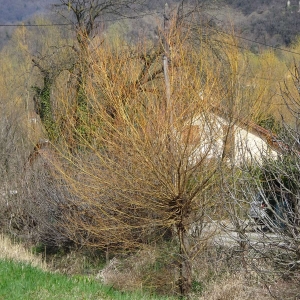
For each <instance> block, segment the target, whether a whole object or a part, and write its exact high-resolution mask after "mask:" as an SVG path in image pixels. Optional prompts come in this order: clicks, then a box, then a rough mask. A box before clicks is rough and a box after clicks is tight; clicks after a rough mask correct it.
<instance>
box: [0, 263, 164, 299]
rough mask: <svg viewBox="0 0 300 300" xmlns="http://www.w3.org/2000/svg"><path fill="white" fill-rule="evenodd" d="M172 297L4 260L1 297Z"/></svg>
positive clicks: (0, 266) (0, 272) (2, 264)
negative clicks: (126, 289)
mask: <svg viewBox="0 0 300 300" xmlns="http://www.w3.org/2000/svg"><path fill="white" fill-rule="evenodd" d="M2 299H3V300H4V299H5V300H18V299H22V300H27V299H39V300H43V299H49V300H50V299H55V300H69V299H70V300H76V299H82V300H83V299H84V300H87V299H97V300H100V299H101V300H102V299H103V300H113V299H120V300H135V299H136V300H142V299H143V300H148V299H149V300H150V299H151V300H152V299H161V300H162V299H168V298H162V297H160V298H159V297H155V296H147V295H142V294H141V293H122V292H120V291H116V290H114V289H112V288H109V287H106V286H103V285H101V284H100V283H99V282H96V281H95V280H93V279H90V278H88V277H84V276H74V277H68V276H65V275H62V274H58V273H54V274H53V273H50V272H45V271H43V270H41V269H40V268H36V267H32V266H30V265H29V264H26V263H16V262H14V261H12V260H7V259H4V260H0V300H2Z"/></svg>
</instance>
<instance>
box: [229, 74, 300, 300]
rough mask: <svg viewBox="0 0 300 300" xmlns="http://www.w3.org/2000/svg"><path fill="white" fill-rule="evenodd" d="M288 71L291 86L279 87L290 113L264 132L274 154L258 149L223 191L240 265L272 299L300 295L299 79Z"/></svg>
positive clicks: (234, 172) (293, 297)
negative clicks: (255, 276) (255, 157)
mask: <svg viewBox="0 0 300 300" xmlns="http://www.w3.org/2000/svg"><path fill="white" fill-rule="evenodd" d="M296 69H297V68H296ZM293 74H294V87H291V85H288V84H287V83H285V84H284V85H283V86H282V87H281V95H282V97H283V99H284V101H285V103H286V105H287V108H288V110H289V112H290V115H289V116H287V118H282V123H281V130H280V132H279V133H278V135H275V134H272V133H270V136H271V137H272V142H273V147H274V148H275V149H276V150H277V152H278V154H277V157H276V158H274V157H273V158H272V157H270V152H268V151H266V152H262V153H261V157H262V158H263V159H262V160H261V161H259V162H258V161H257V162H256V163H255V164H253V165H249V164H246V163H245V165H244V166H242V167H241V168H239V169H235V170H234V171H233V172H232V177H231V181H230V182H228V181H227V182H226V186H227V188H226V190H227V192H226V193H224V197H225V198H226V197H228V198H227V201H226V203H227V208H228V211H229V215H230V216H231V222H232V224H233V230H232V232H235V233H232V236H233V238H234V239H235V240H236V241H237V242H238V244H239V245H240V247H241V248H242V249H241V250H242V253H243V257H244V263H245V267H246V269H249V270H254V271H256V272H257V274H258V276H259V277H260V278H261V279H260V280H262V282H264V283H265V284H266V285H268V287H269V292H270V294H271V295H272V296H274V298H276V299H283V298H284V299H296V298H297V297H299V294H300V290H299V282H300V278H299V267H300V252H299V249H300V238H299V232H300V216H299V213H300V211H299V176H300V169H299V157H300V156H299V149H300V148H299V128H298V124H299V114H298V112H299V91H298V90H297V89H298V86H299V77H298V75H297V72H296V73H294V72H293ZM250 204H251V206H250ZM227 229H228V227H227Z"/></svg>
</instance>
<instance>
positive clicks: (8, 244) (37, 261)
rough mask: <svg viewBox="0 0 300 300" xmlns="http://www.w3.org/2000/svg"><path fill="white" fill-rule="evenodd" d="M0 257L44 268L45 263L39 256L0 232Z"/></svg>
mask: <svg viewBox="0 0 300 300" xmlns="http://www.w3.org/2000/svg"><path fill="white" fill-rule="evenodd" d="M0 259H9V260H14V261H19V262H26V263H29V264H31V265H32V266H34V267H39V268H41V269H43V270H46V263H45V262H44V261H43V259H42V257H41V256H37V255H34V254H33V253H32V252H30V251H28V250H27V249H25V247H24V246H23V245H21V244H17V243H13V242H12V241H11V240H10V239H9V238H7V237H6V236H4V235H3V234H0Z"/></svg>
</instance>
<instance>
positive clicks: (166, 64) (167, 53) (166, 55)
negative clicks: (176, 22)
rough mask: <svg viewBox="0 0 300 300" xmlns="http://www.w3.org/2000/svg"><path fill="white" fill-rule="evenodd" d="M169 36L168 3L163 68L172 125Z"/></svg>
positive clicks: (167, 106)
mask: <svg viewBox="0 0 300 300" xmlns="http://www.w3.org/2000/svg"><path fill="white" fill-rule="evenodd" d="M169 35H170V9H169V5H168V3H166V4H165V9H164V41H163V45H164V56H163V67H164V77H165V85H166V116H168V118H169V122H170V123H172V122H173V120H172V113H171V111H172V103H171V85H170V77H169V59H170V45H169Z"/></svg>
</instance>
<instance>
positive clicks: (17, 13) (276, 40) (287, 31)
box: [0, 0, 300, 51]
mask: <svg viewBox="0 0 300 300" xmlns="http://www.w3.org/2000/svg"><path fill="white" fill-rule="evenodd" d="M178 2H180V1H179V0H172V1H169V3H170V4H171V5H172V4H174V3H178ZM187 2H188V1H187ZM52 3H58V1H57V0H51V1H48V0H28V1H24V0H14V1H11V2H10V3H9V4H8V3H7V1H5V0H0V5H1V11H0V24H3V25H11V24H18V23H20V22H25V23H28V22H30V19H32V18H33V17H34V16H36V15H39V14H48V15H49V14H50V13H51V4H52ZM164 3H165V1H163V0H156V1H151V0H147V1H146V2H145V8H146V9H148V10H150V12H151V14H150V16H149V17H147V18H146V19H144V20H143V21H142V20H140V22H138V24H139V25H138V28H143V27H147V26H149V24H151V23H152V24H153V23H154V22H155V19H156V18H157V16H156V15H155V14H153V13H154V12H157V11H162V9H163V7H164ZM198 3H200V6H201V11H204V13H205V14H206V16H207V18H208V19H212V21H213V22H214V23H215V24H217V25H218V26H220V27H221V28H223V29H224V28H227V30H230V31H231V30H232V25H234V27H235V31H236V32H237V33H238V34H239V35H241V36H243V37H246V38H248V39H251V40H254V41H256V42H259V43H267V44H270V45H272V46H281V45H284V46H289V45H291V44H292V43H293V41H294V40H295V39H296V37H297V35H298V31H299V27H300V20H299V17H300V13H299V11H300V8H299V3H298V1H296V0H291V1H290V6H289V7H287V1H286V0H280V1H279V0H263V1H261V0H252V1H248V0H216V1H207V0H199V1H198ZM150 27H151V26H150ZM12 30H13V29H12V27H7V26H2V27H0V48H1V47H2V46H3V45H4V44H5V43H6V41H7V40H8V39H9V38H10V36H11V33H12ZM248 44H249V43H248ZM249 47H252V50H253V51H256V50H257V44H255V43H250V45H249Z"/></svg>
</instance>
